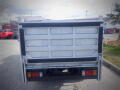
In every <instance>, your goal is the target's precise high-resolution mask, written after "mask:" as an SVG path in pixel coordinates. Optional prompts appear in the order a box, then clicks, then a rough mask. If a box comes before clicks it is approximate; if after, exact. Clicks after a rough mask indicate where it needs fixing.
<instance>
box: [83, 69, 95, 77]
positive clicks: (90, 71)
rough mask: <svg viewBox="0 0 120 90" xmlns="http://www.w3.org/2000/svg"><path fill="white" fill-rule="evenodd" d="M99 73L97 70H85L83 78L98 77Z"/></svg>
mask: <svg viewBox="0 0 120 90" xmlns="http://www.w3.org/2000/svg"><path fill="white" fill-rule="evenodd" d="M96 75H97V71H96V70H83V71H82V76H96Z"/></svg>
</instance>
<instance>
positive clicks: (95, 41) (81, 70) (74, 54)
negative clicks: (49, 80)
mask: <svg viewBox="0 0 120 90" xmlns="http://www.w3.org/2000/svg"><path fill="white" fill-rule="evenodd" d="M102 22H103V21H102V20H99V19H80V20H43V21H36V22H35V21H34V22H33V21H32V22H22V23H20V24H19V36H20V37H19V39H20V47H21V59H22V64H23V73H24V79H25V81H38V80H41V79H43V78H44V77H48V76H49V77H50V76H53V77H54V75H58V74H56V73H59V74H60V73H62V75H66V73H67V75H72V76H76V75H77V76H80V77H81V78H83V79H98V80H100V78H101V66H102V59H103V58H102V39H103V27H102V25H101V24H102Z"/></svg>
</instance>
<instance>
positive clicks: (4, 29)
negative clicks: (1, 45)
mask: <svg viewBox="0 0 120 90" xmlns="http://www.w3.org/2000/svg"><path fill="white" fill-rule="evenodd" d="M0 38H1V39H13V38H14V32H13V31H12V27H11V25H10V24H0Z"/></svg>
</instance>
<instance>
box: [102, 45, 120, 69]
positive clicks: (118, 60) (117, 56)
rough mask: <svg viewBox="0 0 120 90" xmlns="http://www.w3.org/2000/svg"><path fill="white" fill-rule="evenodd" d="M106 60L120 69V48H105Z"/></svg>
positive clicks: (106, 46)
mask: <svg viewBox="0 0 120 90" xmlns="http://www.w3.org/2000/svg"><path fill="white" fill-rule="evenodd" d="M103 49H104V58H105V59H107V60H108V61H110V62H111V63H113V64H115V65H116V66H118V67H120V47H117V46H108V45H105V46H104V48H103Z"/></svg>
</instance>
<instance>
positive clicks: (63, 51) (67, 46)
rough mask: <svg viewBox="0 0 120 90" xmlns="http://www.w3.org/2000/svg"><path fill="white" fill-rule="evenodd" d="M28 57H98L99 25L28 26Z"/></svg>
mask: <svg viewBox="0 0 120 90" xmlns="http://www.w3.org/2000/svg"><path fill="white" fill-rule="evenodd" d="M23 29H24V38H25V52H26V57H27V59H45V60H46V59H51V58H85V57H98V33H99V32H98V29H99V28H98V27H96V26H88V27H86V26H85V27H84V26H82V27H26V28H23Z"/></svg>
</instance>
